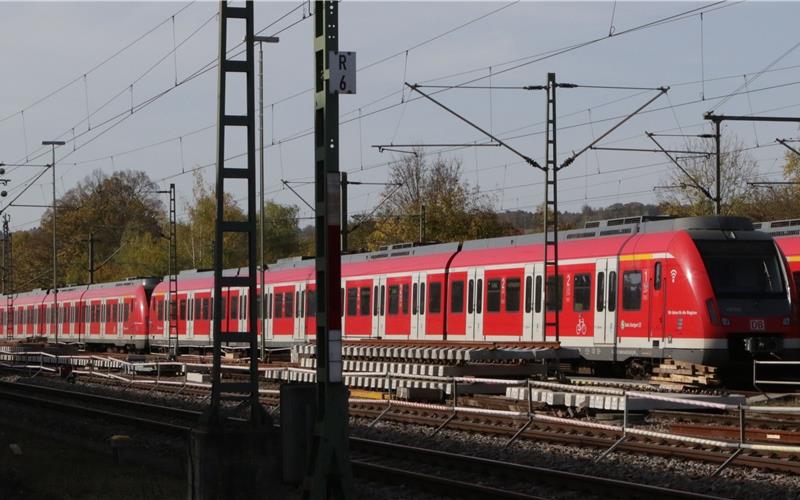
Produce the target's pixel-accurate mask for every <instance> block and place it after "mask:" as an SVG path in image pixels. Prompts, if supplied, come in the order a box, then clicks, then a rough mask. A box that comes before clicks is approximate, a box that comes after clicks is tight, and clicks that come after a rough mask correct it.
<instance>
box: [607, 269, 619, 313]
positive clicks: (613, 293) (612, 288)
mask: <svg viewBox="0 0 800 500" xmlns="http://www.w3.org/2000/svg"><path fill="white" fill-rule="evenodd" d="M616 309H617V272H616V271H611V272H609V273H608V311H609V312H614V311H616Z"/></svg>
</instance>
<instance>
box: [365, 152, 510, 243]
mask: <svg viewBox="0 0 800 500" xmlns="http://www.w3.org/2000/svg"><path fill="white" fill-rule="evenodd" d="M461 174H462V172H461V162H460V161H458V160H453V159H450V160H448V159H444V158H441V157H437V158H435V159H433V160H429V159H428V158H427V157H426V156H425V155H424V154H423V153H422V152H421V151H417V152H416V153H415V154H414V155H408V156H406V157H404V158H403V159H402V160H399V161H397V162H395V163H394V164H392V167H391V173H390V175H389V180H390V182H391V183H392V184H394V185H390V186H387V187H386V189H385V190H384V191H383V198H384V200H385V201H384V202H383V204H382V205H381V206H380V208H379V209H378V211H377V217H376V221H375V224H374V225H373V226H372V227H371V230H372V231H371V233H370V234H369V237H368V238H367V245H368V247H369V248H371V249H375V248H377V247H379V246H381V245H386V244H391V243H399V242H409V241H418V240H420V239H424V240H428V241H431V240H435V241H460V240H466V239H476V238H488V237H493V236H500V235H504V234H513V233H514V232H515V231H513V229H512V228H511V227H510V225H508V224H504V223H502V222H500V220H499V219H498V217H497V214H495V212H494V207H493V205H494V203H493V201H494V200H493V199H492V198H490V197H489V196H487V195H486V194H483V193H481V192H480V191H479V190H478V189H477V187H472V186H470V184H469V183H468V182H467V181H465V180H464V179H462V175H461ZM365 226H366V225H365Z"/></svg>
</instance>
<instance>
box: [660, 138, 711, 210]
mask: <svg viewBox="0 0 800 500" xmlns="http://www.w3.org/2000/svg"><path fill="white" fill-rule="evenodd" d="M645 134H646V135H647V137H649V138H650V140H651V141H653V142H654V143H655V144H656V146H658V149H660V150H661V151H662V152H663V153H664V154H665V155H667V158H669V159H670V161H672V163H674V164H675V165H676V166H677V167H678V168H679V169H680V171H681V172H683V175H685V176H686V177H687V178H688V179H689V180H690V181H692V184H691V186H692V187H694V188H696V189H697V190H698V191H700V192H701V193H703V195H704V196H705V197H706V198H708V199H709V200H711V201H717V199H716V198H715V197H714V196H713V195H712V194H711V192H710V191H709V190H708V189H706V188H704V187H703V186H701V185H700V183H699V182H697V179H695V178H694V177H693V176H692V174H690V173H689V172H688V171H687V170H686V169H685V168H683V165H681V164H680V162H679V161H678V160H676V159H675V157H673V156H672V155H671V154H670V153H669V151H667V150H666V149H664V148H663V147H662V146H661V144H660V143H659V142H658V141H657V140H656V138H655V137H653V134H652V133H650V132H647V131H645Z"/></svg>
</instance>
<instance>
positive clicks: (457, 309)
mask: <svg viewBox="0 0 800 500" xmlns="http://www.w3.org/2000/svg"><path fill="white" fill-rule="evenodd" d="M450 312H451V313H454V314H461V313H463V312H464V280H454V281H453V282H452V283H450Z"/></svg>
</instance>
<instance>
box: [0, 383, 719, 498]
mask: <svg viewBox="0 0 800 500" xmlns="http://www.w3.org/2000/svg"><path fill="white" fill-rule="evenodd" d="M0 398H3V399H7V400H12V401H17V402H21V403H25V404H30V405H35V406H38V407H44V408H48V409H51V410H55V411H58V412H60V413H63V414H69V415H81V416H88V417H94V418H100V419H106V420H113V421H116V422H121V423H124V424H130V425H133V426H139V427H141V426H143V427H147V428H149V429H154V430H158V431H160V432H165V433H169V434H172V435H176V436H188V433H189V431H190V430H191V428H192V426H193V424H194V423H196V422H197V420H198V419H199V417H200V415H201V412H200V411H198V410H187V409H181V408H175V407H171V406H163V405H156V404H151V403H144V402H140V401H132V400H128V399H122V398H115V397H108V396H102V395H97V394H88V393H82V392H77V391H67V390H63V389H56V388H51V387H43V386H38V385H32V384H24V383H19V382H6V381H0ZM350 443H351V450H352V465H353V470H354V473H355V474H356V475H357V476H360V477H364V478H368V479H378V480H388V481H397V482H402V483H404V484H407V485H408V484H412V485H415V487H416V488H417V489H420V490H421V491H426V492H427V491H430V492H438V493H442V494H446V495H448V496H454V497H457V498H487V497H488V498H498V499H518V500H536V499H541V498H544V497H542V496H538V495H537V494H536V493H535V492H536V491H537V489H538V488H540V487H550V488H553V490H552V491H555V488H556V487H558V488H559V489H560V490H561V491H562V492H563V490H564V489H565V488H566V489H570V490H575V491H584V492H590V493H593V494H595V495H597V494H599V495H600V498H603V497H604V495H606V494H608V495H612V496H614V497H615V498H648V497H653V495H656V497H657V498H665V499H695V498H696V499H712V498H719V497H713V496H708V495H702V494H696V493H691V492H686V491H679V490H672V489H668V488H660V487H656V486H651V485H644V484H638V483H632V482H626V481H618V480H613V479H608V478H602V477H596V476H588V475H582V474H574V473H569V472H563V471H558V470H553V469H545V468H540V467H532V466H528V465H522V464H515V463H511V462H503V461H497V460H489V459H485V458H479V457H473V456H467V455H459V454H454V453H448V452H442V451H437V450H432V449H427V448H418V447H410V446H405V445H401V444H395V443H388V442H383V441H376V440H369V439H363V438H355V437H352V438H351V441H350ZM420 468H425V469H426V470H423V471H420ZM476 472H479V474H475V473H476ZM476 477H477V478H479V479H478V480H475V478H476ZM470 478H471V479H470ZM509 482H510V484H512V485H513V487H512V488H509V487H505V486H506V485H507V484H509ZM486 483H494V484H486ZM500 485H503V486H504V487H501V486H500Z"/></svg>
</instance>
